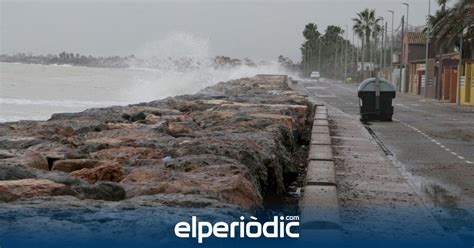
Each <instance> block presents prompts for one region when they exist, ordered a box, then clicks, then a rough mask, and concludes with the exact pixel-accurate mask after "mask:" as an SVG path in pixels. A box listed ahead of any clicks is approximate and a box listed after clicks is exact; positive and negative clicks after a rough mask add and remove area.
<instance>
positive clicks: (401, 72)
mask: <svg viewBox="0 0 474 248" xmlns="http://www.w3.org/2000/svg"><path fill="white" fill-rule="evenodd" d="M404 32H405V17H404V16H402V42H401V43H402V47H401V53H400V58H399V60H400V61H399V62H400V83H399V84H398V90H399V91H400V92H402V82H403V80H402V76H403V67H404V66H405V65H404V64H405V63H404V61H403V55H404V53H403V52H404V51H403V50H404V49H403V47H404V46H403V36H404ZM403 91H405V89H403Z"/></svg>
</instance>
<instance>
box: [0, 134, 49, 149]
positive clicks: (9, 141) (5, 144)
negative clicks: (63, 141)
mask: <svg viewBox="0 0 474 248" xmlns="http://www.w3.org/2000/svg"><path fill="white" fill-rule="evenodd" d="M43 142H45V140H42V139H38V138H35V137H0V149H7V150H11V149H26V148H28V147H30V146H34V145H37V144H40V143H43Z"/></svg>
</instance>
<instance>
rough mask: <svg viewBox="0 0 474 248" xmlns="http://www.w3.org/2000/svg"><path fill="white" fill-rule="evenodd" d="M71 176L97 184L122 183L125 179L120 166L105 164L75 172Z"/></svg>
mask: <svg viewBox="0 0 474 248" xmlns="http://www.w3.org/2000/svg"><path fill="white" fill-rule="evenodd" d="M71 176H74V177H78V178H81V179H84V180H86V181H87V182H89V183H96V182H97V181H110V182H120V181H122V179H123V178H124V172H123V170H122V168H121V167H120V166H118V165H115V164H104V165H100V166H98V167H95V168H85V169H81V170H77V171H74V172H72V173H71Z"/></svg>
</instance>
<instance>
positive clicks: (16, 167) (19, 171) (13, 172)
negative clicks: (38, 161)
mask: <svg viewBox="0 0 474 248" xmlns="http://www.w3.org/2000/svg"><path fill="white" fill-rule="evenodd" d="M33 177H35V174H34V173H33V172H31V171H30V170H28V169H27V168H25V167H24V166H22V165H20V164H15V163H12V164H7V163H5V162H0V180H1V181H3V180H18V179H26V178H33Z"/></svg>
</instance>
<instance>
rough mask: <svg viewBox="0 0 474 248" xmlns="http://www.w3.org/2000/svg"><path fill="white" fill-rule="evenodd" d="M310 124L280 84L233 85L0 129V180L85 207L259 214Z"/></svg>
mask: <svg viewBox="0 0 474 248" xmlns="http://www.w3.org/2000/svg"><path fill="white" fill-rule="evenodd" d="M311 117H312V106H311V104H310V103H309V102H308V101H307V100H306V99H305V98H304V97H302V96H299V95H298V94H296V93H295V92H293V91H292V90H291V89H290V88H289V87H288V85H287V82H286V77H284V76H271V75H266V76H257V77H253V78H243V79H238V80H232V81H229V82H222V83H219V84H216V85H213V86H211V87H208V88H207V89H205V90H203V91H201V92H200V93H198V94H193V95H183V96H176V97H169V98H166V99H163V100H157V101H153V102H149V103H140V104H135V105H129V106H124V107H117V106H115V107H109V108H97V109H89V110H86V111H83V112H80V113H64V114H55V115H53V116H52V118H51V119H50V120H48V121H39V122H33V121H29V122H25V121H22V122H15V123H5V124H2V123H0V137H1V138H0V140H1V141H6V142H0V146H3V148H2V147H0V151H7V152H2V153H0V156H3V157H4V159H0V168H1V170H0V173H2V174H4V176H3V178H4V179H8V180H12V179H24V178H35V179H39V180H48V181H51V182H55V183H59V184H61V185H65V187H67V190H64V191H61V192H60V194H62V195H63V196H64V195H73V196H75V197H78V198H79V199H81V200H78V201H79V202H87V204H86V203H84V204H86V205H88V204H91V203H94V202H97V201H95V200H94V199H101V200H123V199H124V198H125V196H126V198H127V199H126V200H124V201H126V202H127V205H129V206H134V205H136V204H142V205H147V204H152V203H151V202H153V204H176V205H180V204H182V205H186V206H193V203H195V204H197V205H199V204H202V205H205V204H211V205H212V206H217V205H218V204H216V202H218V203H219V204H220V205H219V206H224V205H226V206H229V205H230V206H235V207H236V208H237V207H244V208H259V207H262V206H263V204H264V199H267V198H268V197H273V198H279V197H280V196H283V195H285V193H286V192H287V189H288V186H289V185H291V184H292V183H293V182H295V180H296V178H297V175H298V172H299V171H298V169H297V168H298V166H299V165H300V164H301V161H302V160H304V159H301V158H300V157H304V154H303V155H302V153H301V152H300V151H301V149H302V147H304V145H307V143H308V138H305V137H310V135H308V132H309V131H308V130H310V128H311V120H312V118H311ZM170 158H171V159H170ZM50 169H52V170H51V171H50ZM0 179H1V178H0ZM114 182H115V183H114ZM117 182H118V183H119V184H117ZM68 190H69V191H68ZM184 196H185V197H184ZM37 197H43V198H42V199H46V198H45V197H46V196H37ZM11 199H13V198H11ZM30 199H31V200H32V198H28V200H30ZM61 199H66V198H60V197H57V196H54V197H51V199H50V201H51V202H48V204H49V205H51V206H53V205H54V204H55V202H54V201H58V203H57V204H62V203H59V202H60V201H62V200H61ZM86 199H87V200H86ZM22 201H23V200H22ZM37 201H39V202H40V201H41V200H40V199H39V198H38V200H37ZM147 201H150V202H147ZM138 202H140V203H138ZM202 202H205V203H202ZM18 204H20V203H18Z"/></svg>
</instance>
